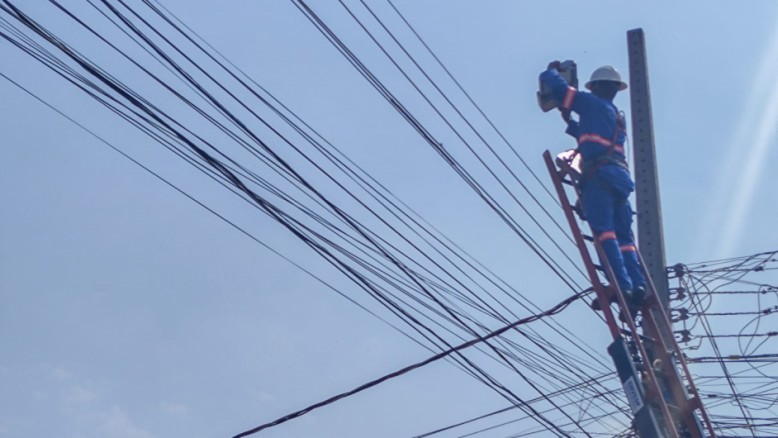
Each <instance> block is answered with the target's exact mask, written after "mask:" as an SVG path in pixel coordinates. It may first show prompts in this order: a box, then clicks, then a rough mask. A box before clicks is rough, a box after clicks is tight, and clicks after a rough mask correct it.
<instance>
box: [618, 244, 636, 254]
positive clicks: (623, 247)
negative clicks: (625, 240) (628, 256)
mask: <svg viewBox="0 0 778 438" xmlns="http://www.w3.org/2000/svg"><path fill="white" fill-rule="evenodd" d="M619 249H620V250H621V252H638V249H637V248H636V247H635V245H621V246H620V247H619Z"/></svg>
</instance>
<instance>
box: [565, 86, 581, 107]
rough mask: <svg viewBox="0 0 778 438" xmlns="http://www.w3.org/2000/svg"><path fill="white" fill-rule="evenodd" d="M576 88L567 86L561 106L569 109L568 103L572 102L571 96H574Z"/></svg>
mask: <svg viewBox="0 0 778 438" xmlns="http://www.w3.org/2000/svg"><path fill="white" fill-rule="evenodd" d="M577 92H578V90H576V89H575V88H573V87H567V92H566V93H565V98H564V99H562V108H564V109H570V105H572V104H573V98H574V97H575V93H577Z"/></svg>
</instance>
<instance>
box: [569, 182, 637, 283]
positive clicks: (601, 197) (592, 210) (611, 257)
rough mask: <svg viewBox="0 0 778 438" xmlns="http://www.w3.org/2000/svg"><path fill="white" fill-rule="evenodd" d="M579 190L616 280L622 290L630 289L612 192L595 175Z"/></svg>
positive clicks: (586, 213) (585, 211)
mask: <svg viewBox="0 0 778 438" xmlns="http://www.w3.org/2000/svg"><path fill="white" fill-rule="evenodd" d="M581 191H582V195H583V206H584V214H585V215H586V219H587V221H588V222H589V225H590V226H591V227H592V231H594V234H595V238H596V239H597V240H598V241H599V242H600V245H601V246H602V249H603V252H605V256H606V257H607V259H608V264H610V267H611V270H613V275H614V276H615V277H616V282H617V283H618V284H619V287H620V288H621V291H622V292H628V291H631V290H632V281H631V280H630V277H629V274H628V273H627V270H626V268H625V267H624V260H623V259H622V257H621V250H620V249H619V243H618V241H617V240H616V230H615V224H614V213H615V207H616V206H617V204H616V199H614V194H613V192H612V191H611V190H610V189H609V188H608V187H607V186H605V184H604V183H603V182H601V181H599V180H598V179H597V177H596V176H595V177H592V178H591V179H590V180H589V181H587V182H586V183H585V184H584V186H583V187H582V189H581ZM611 281H613V279H611Z"/></svg>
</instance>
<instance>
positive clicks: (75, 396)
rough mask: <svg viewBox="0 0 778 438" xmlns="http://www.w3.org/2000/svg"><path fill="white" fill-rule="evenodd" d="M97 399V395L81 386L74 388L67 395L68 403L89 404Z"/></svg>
mask: <svg viewBox="0 0 778 438" xmlns="http://www.w3.org/2000/svg"><path fill="white" fill-rule="evenodd" d="M96 398H97V394H95V393H94V392H92V391H90V390H88V389H86V388H84V387H83V386H80V385H75V386H72V387H71V388H70V389H68V390H67V392H66V393H65V401H66V402H67V403H87V402H90V401H92V400H94V399H96Z"/></svg>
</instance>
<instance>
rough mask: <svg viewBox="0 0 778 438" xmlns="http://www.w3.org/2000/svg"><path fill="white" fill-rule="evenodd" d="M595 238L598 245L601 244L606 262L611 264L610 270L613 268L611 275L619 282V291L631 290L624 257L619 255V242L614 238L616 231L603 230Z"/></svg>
mask: <svg viewBox="0 0 778 438" xmlns="http://www.w3.org/2000/svg"><path fill="white" fill-rule="evenodd" d="M597 240H599V241H600V245H602V250H603V252H605V256H606V257H607V258H608V263H609V264H610V265H611V270H613V275H615V276H616V281H617V282H618V283H619V287H620V288H621V291H622V292H625V291H631V290H632V280H631V279H630V276H629V274H628V273H627V269H626V268H625V266H624V259H623V258H622V257H621V250H620V249H619V242H618V241H617V240H616V233H614V232H613V231H605V232H603V233H600V235H599V236H597Z"/></svg>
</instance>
